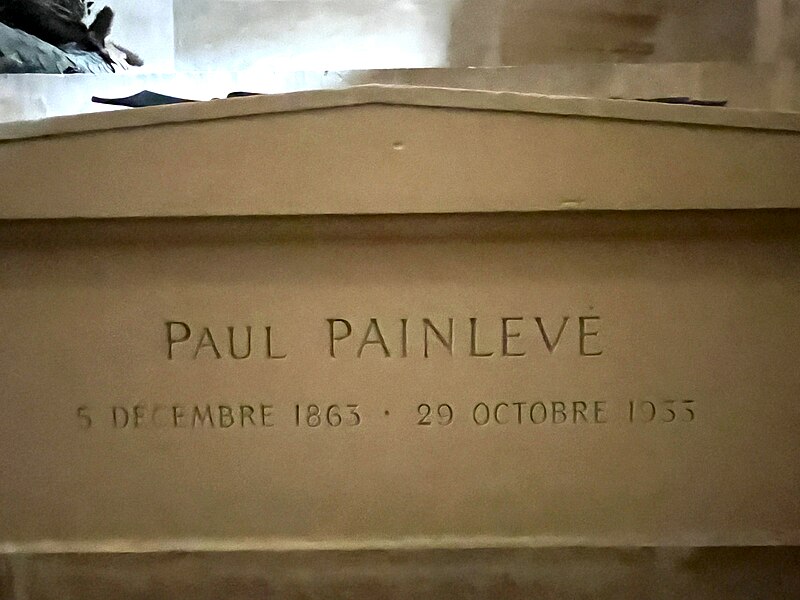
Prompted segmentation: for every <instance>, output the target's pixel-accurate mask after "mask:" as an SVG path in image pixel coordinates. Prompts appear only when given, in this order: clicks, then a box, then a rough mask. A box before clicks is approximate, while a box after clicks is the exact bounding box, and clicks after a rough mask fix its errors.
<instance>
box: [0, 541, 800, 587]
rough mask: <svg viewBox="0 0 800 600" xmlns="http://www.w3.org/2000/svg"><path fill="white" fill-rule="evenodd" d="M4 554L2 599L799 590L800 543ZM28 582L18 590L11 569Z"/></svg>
mask: <svg viewBox="0 0 800 600" xmlns="http://www.w3.org/2000/svg"><path fill="white" fill-rule="evenodd" d="M10 558H11V557H10V556H8V555H7V556H5V557H0V599H2V600H6V599H8V600H11V599H12V598H14V599H15V600H49V599H58V600H71V599H80V600H93V599H101V598H102V599H107V598H115V599H117V600H128V599H134V598H148V599H159V598H163V599H165V600H166V599H170V600H177V599H181V598H187V599H189V598H191V599H192V600H202V599H204V598H227V599H240V600H248V599H256V598H258V599H259V600H262V599H264V598H286V599H300V598H303V599H314V600H316V599H327V598H369V599H370V600H374V599H380V598H469V599H479V598H486V599H489V598H491V599H494V598H510V599H516V598H564V597H569V598H593V599H602V598H637V599H638V598H659V599H661V598H663V599H667V598H689V597H691V598H695V599H701V600H703V599H712V598H725V599H726V600H732V599H737V598H742V599H750V598H789V597H798V595H800V572H798V570H797V568H796V565H797V564H798V560H800V547H741V548H732V547H722V548H540V549H515V550H491V549H479V550H459V551H455V550H453V551H451V550H418V551H363V552H340V551H309V552H258V553H251V552H230V553H164V554H159V553H154V554H62V555H26V556H16V557H13V560H9V559H10ZM12 567H13V570H14V571H15V572H14V573H13V575H14V576H16V577H17V578H18V579H17V581H16V586H13V587H14V588H15V590H16V594H17V595H16V596H14V594H13V593H12V580H11V575H12V573H10V571H11V570H12Z"/></svg>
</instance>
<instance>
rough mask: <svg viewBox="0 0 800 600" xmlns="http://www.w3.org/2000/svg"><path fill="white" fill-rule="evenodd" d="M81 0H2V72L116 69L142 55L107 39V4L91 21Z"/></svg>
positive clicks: (110, 13)
mask: <svg viewBox="0 0 800 600" xmlns="http://www.w3.org/2000/svg"><path fill="white" fill-rule="evenodd" d="M86 16H87V12H86V5H85V3H84V0H0V73H104V72H106V73H107V72H116V71H117V70H118V69H122V70H124V69H127V68H129V67H131V66H141V65H142V64H143V61H142V60H141V58H139V57H138V56H137V55H136V54H135V53H133V52H131V51H129V50H127V49H125V48H123V47H122V46H119V45H117V44H115V43H114V42H112V41H110V40H109V34H110V33H111V27H112V25H113V22H114V11H113V10H112V9H111V8H109V7H108V6H106V7H104V8H103V9H102V10H100V12H98V13H97V16H96V17H95V19H94V21H93V22H92V24H91V25H90V26H88V27H87V26H86V24H85V23H84V22H83V19H84V18H85V17H86Z"/></svg>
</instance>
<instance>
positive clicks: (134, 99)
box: [92, 90, 195, 108]
mask: <svg viewBox="0 0 800 600" xmlns="http://www.w3.org/2000/svg"><path fill="white" fill-rule="evenodd" d="M92 102H97V103H98V104H112V105H114V106H128V107H130V108H144V107H146V106H164V105H165V104H183V103H184V102H195V100H187V99H185V98H176V97H174V96H165V95H164V94H159V93H156V92H151V91H149V90H144V91H143V92H139V93H138V94H134V95H133V96H128V97H127V98H98V97H97V96H92Z"/></svg>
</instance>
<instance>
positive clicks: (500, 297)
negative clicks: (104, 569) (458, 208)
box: [0, 213, 800, 548]
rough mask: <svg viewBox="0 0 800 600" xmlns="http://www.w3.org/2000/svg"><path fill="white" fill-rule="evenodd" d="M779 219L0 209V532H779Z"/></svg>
mask: <svg viewBox="0 0 800 600" xmlns="http://www.w3.org/2000/svg"><path fill="white" fill-rule="evenodd" d="M798 225H800V223H799V222H798V219H797V216H796V215H795V214H794V213H791V214H784V213H778V214H767V215H747V214H742V213H738V214H733V213H730V214H727V215H719V216H717V215H711V216H710V215H708V214H698V215H686V214H680V213H676V214H672V215H662V216H657V215H642V216H639V217H637V216H633V215H603V216H601V215H588V214H575V215H569V216H567V215H538V216H536V215H534V216H527V217H525V216H521V215H520V216H512V217H509V216H506V217H501V216H495V217H485V216H484V217H480V216H472V217H428V218H423V217H416V218H401V217H383V218H371V219H364V218H361V219H359V218H344V219H342V218H340V219H335V218H315V219H312V220H311V221H307V220H302V219H301V220H296V219H290V220H279V221H275V220H270V219H266V220H264V219H250V220H244V221H234V222H212V221H188V222H187V221H182V222H181V221H157V222H149V223H148V222H122V223H108V222H106V223H102V222H96V223H85V224H78V223H70V224H62V225H59V224H16V225H15V224H5V225H4V227H3V234H4V244H3V254H2V260H3V276H2V277H3V278H2V283H3V296H4V305H5V307H6V309H5V310H4V312H3V315H2V321H1V322H2V330H3V339H4V343H3V354H2V362H1V363H0V364H2V380H3V381H4V382H5V383H4V398H5V405H4V418H3V420H2V425H0V428H1V429H0V434H1V435H0V440H1V441H0V444H1V446H0V450H1V451H2V452H1V454H2V456H3V457H4V460H3V467H2V480H3V482H4V485H3V495H2V502H1V503H0V511H1V512H0V523H2V529H1V532H2V539H3V541H4V542H5V543H6V544H7V545H10V546H12V547H13V546H14V545H15V544H19V545H21V547H25V546H26V545H29V547H31V548H36V547H40V546H41V543H42V542H45V541H53V540H61V541H64V542H68V543H70V544H74V545H73V546H71V547H74V548H81V547H83V546H81V544H85V543H87V542H91V543H100V544H101V545H102V544H103V543H104V542H105V543H107V544H114V543H123V544H131V545H135V544H136V543H141V544H143V546H144V547H156V545H157V544H158V543H159V542H163V543H165V544H166V545H167V546H168V547H181V544H187V545H189V546H192V547H199V546H200V545H201V544H203V543H208V544H211V547H224V545H225V544H236V543H243V544H253V545H254V546H255V547H273V546H274V547H280V546H281V545H287V546H288V547H300V546H303V545H306V544H324V543H330V544H337V545H341V546H350V545H355V546H357V545H381V544H388V545H390V546H391V545H396V544H409V543H423V542H430V543H434V544H437V545H447V544H455V545H471V546H474V545H480V544H497V543H500V544H505V543H513V544H518V543H532V544H537V545H541V544H553V543H556V544H559V543H560V544H564V543H566V544H578V545H581V544H589V545H623V546H624V545H692V544H700V545H754V544H772V543H782V544H785V543H797V542H798V541H800V535H799V534H800V521H798V519H799V518H800V511H798V510H797V508H798V499H797V494H796V490H797V487H798V484H800V467H799V466H798V462H797V460H796V457H797V450H798V438H797V433H796V431H797V426H798V419H800V411H799V410H798V407H797V404H796V402H795V399H796V397H797V395H798V393H799V392H800V375H798V371H797V369H796V368H794V365H795V363H796V360H797V350H796V339H797V338H798V335H800V322H798V320H797V319H796V317H795V315H796V314H797V312H798V310H800V278H798V274H800V247H798V244H797V239H796V237H795V232H796V227H797V226H798ZM248 328H249V330H248ZM248 338H249V342H248ZM231 340H232V341H233V343H232V344H231ZM37 543H38V544H39V545H38V546H37ZM68 545H69V544H68Z"/></svg>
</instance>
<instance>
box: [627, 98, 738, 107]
mask: <svg viewBox="0 0 800 600" xmlns="http://www.w3.org/2000/svg"><path fill="white" fill-rule="evenodd" d="M637 100H639V101H640V102H659V103H661V104H688V105H691V106H727V105H728V101H727V100H698V99H696V98H689V97H685V96H669V97H665V98H637Z"/></svg>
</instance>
